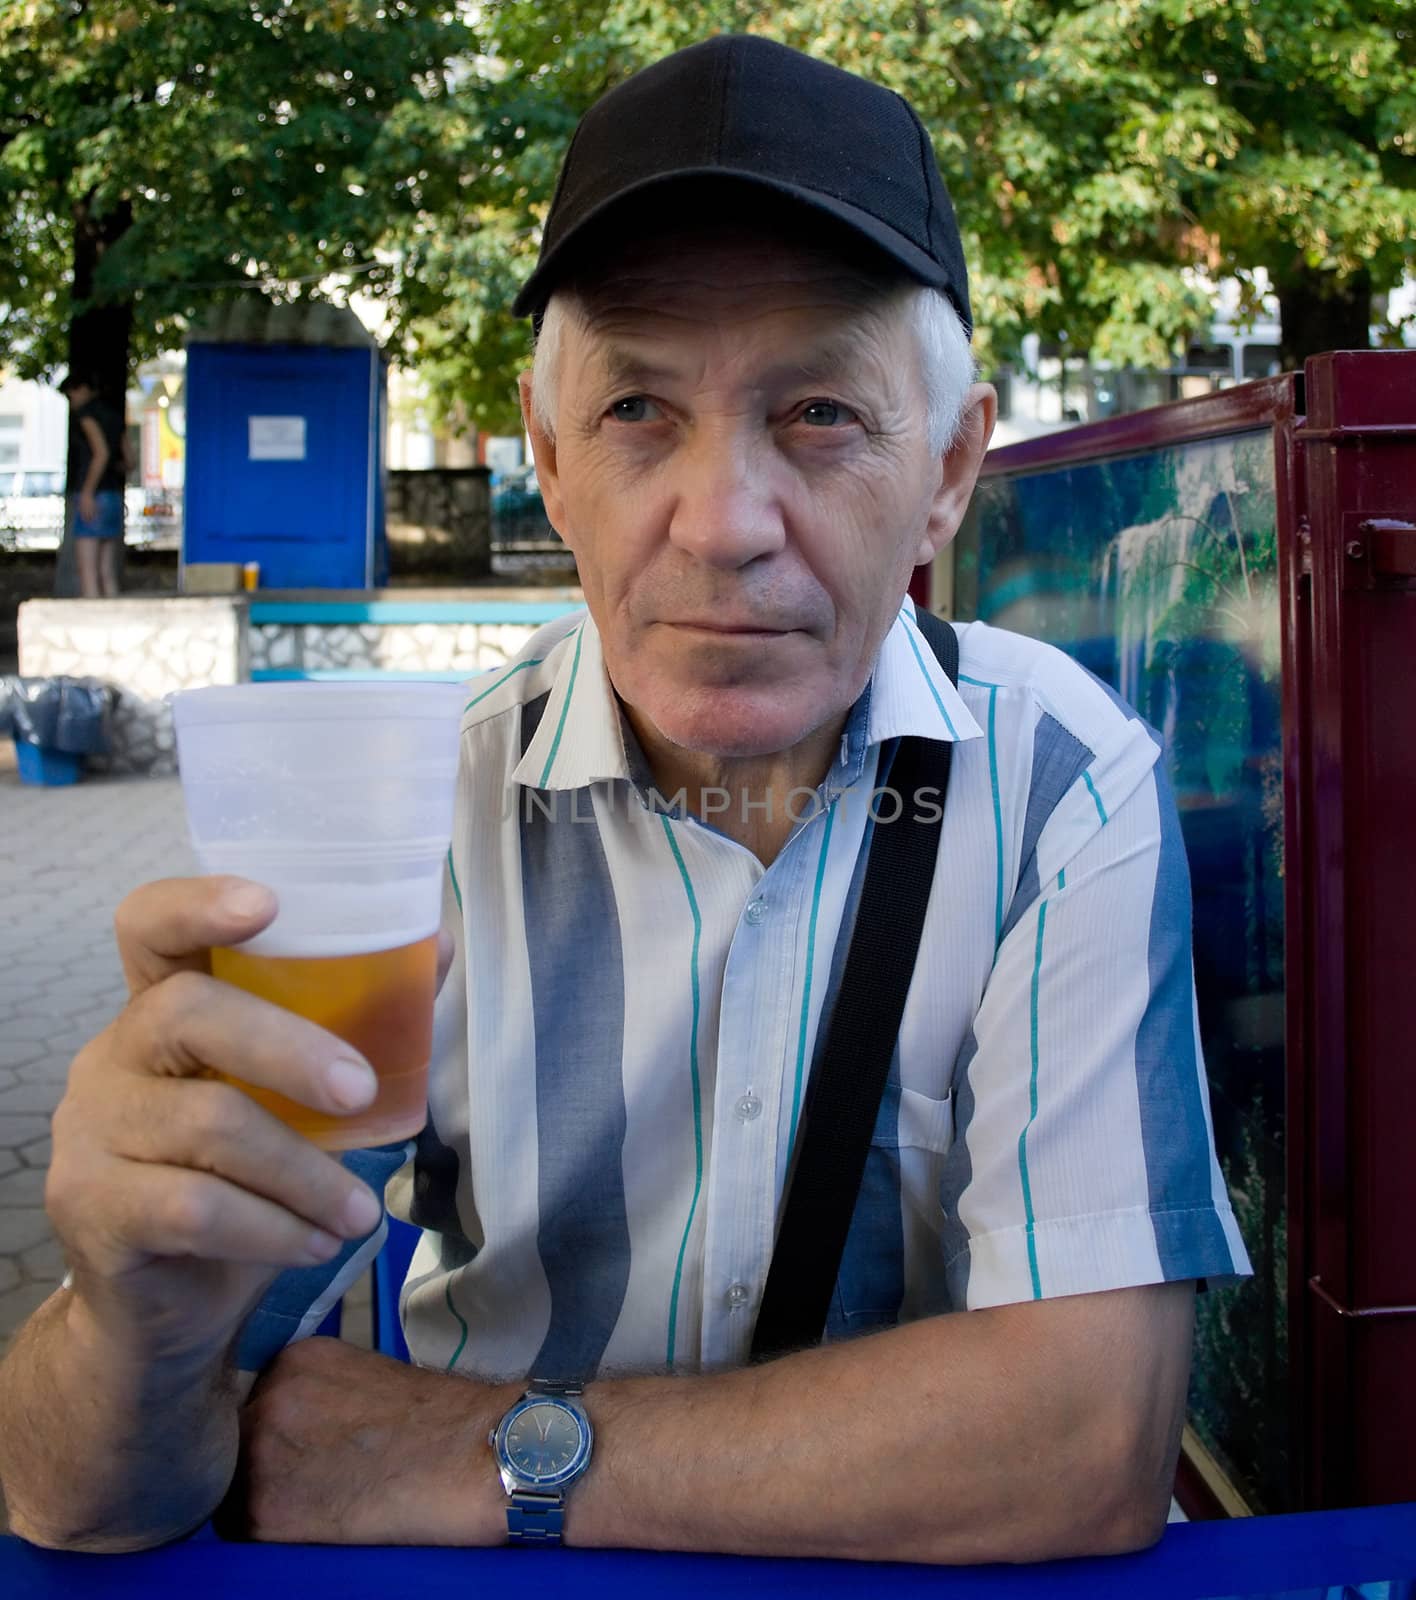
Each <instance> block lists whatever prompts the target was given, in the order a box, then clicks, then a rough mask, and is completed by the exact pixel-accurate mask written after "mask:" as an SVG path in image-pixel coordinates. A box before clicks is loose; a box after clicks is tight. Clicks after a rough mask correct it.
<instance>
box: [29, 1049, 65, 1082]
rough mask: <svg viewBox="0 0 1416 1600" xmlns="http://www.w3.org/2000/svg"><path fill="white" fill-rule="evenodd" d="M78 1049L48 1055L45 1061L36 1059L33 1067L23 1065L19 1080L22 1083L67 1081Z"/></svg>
mask: <svg viewBox="0 0 1416 1600" xmlns="http://www.w3.org/2000/svg"><path fill="white" fill-rule="evenodd" d="M77 1054H78V1051H77V1050H75V1051H72V1052H69V1053H66V1054H64V1055H61V1056H57V1055H56V1056H46V1057H45V1058H44V1060H43V1061H36V1062H35V1064H34V1065H33V1066H32V1067H21V1068H20V1070H19V1074H18V1076H19V1080H20V1082H21V1083H66V1082H68V1077H69V1064H70V1063H71V1062H72V1061H73V1059H74V1057H75V1056H76V1055H77Z"/></svg>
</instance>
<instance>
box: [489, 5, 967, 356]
mask: <svg viewBox="0 0 1416 1600" xmlns="http://www.w3.org/2000/svg"><path fill="white" fill-rule="evenodd" d="M701 180H713V181H714V182H715V183H716V184H721V183H722V182H723V180H732V181H733V182H738V181H740V182H742V183H744V184H751V185H755V186H756V188H757V189H758V190H759V191H760V192H761V191H766V192H771V193H775V194H776V195H779V196H783V197H785V198H787V199H789V200H792V201H795V202H798V203H800V204H801V205H803V206H806V207H807V208H809V209H810V210H811V211H813V212H815V213H817V214H818V215H820V216H823V217H825V218H832V219H834V220H835V221H836V222H837V223H840V224H843V225H844V227H845V228H846V229H847V230H848V231H849V232H850V233H851V234H853V235H855V236H856V238H857V239H859V240H862V241H864V242H865V243H866V244H868V245H871V246H874V247H875V249H877V250H879V251H881V252H883V253H884V254H885V255H886V256H888V257H889V258H890V259H891V260H892V261H894V262H895V263H896V264H898V265H899V266H900V267H902V268H903V269H904V270H905V271H906V272H907V273H908V274H909V275H910V276H911V277H913V278H915V279H917V280H918V281H919V282H920V283H924V284H929V285H931V286H932V287H933V288H936V289H942V290H943V292H944V293H945V294H946V295H947V296H948V297H949V299H950V301H951V302H952V303H953V306H954V309H955V310H956V311H957V312H958V313H959V317H960V319H961V320H962V322H963V325H964V329H965V331H966V332H967V333H970V334H971V333H972V332H973V315H972V312H971V311H970V309H969V286H968V272H967V270H966V268H965V266H964V251H963V245H962V243H961V241H960V239H959V228H958V224H957V222H956V221H955V219H954V208H953V205H952V204H951V203H950V200H949V193H948V190H947V189H946V188H945V187H944V180H943V179H942V178H941V177H940V175H939V167H938V164H937V163H936V161H935V159H934V150H933V147H932V145H931V144H930V142H929V135H928V134H927V133H926V132H925V130H924V125H923V123H921V122H920V120H919V118H918V117H917V116H916V115H915V113H914V111H913V109H912V108H911V107H910V105H909V103H908V102H907V101H906V100H905V99H904V98H903V97H902V96H900V95H898V94H896V93H894V91H893V90H890V89H886V88H883V87H882V86H881V85H880V84H877V83H871V82H870V81H869V80H868V79H865V78H861V77H857V76H856V74H855V73H853V72H844V71H842V70H841V69H840V68H839V67H833V66H830V65H828V64H827V63H826V62H824V61H817V60H815V59H814V58H813V57H811V56H808V55H803V54H802V53H801V52H800V51H799V50H792V49H790V48H789V47H788V46H786V45H783V44H777V43H775V42H773V41H772V40H770V39H759V38H755V37H752V36H750V35H743V34H721V35H719V36H718V37H716V38H713V39H708V40H705V41H704V42H703V43H702V44H695V45H690V46H689V47H688V48H687V49H685V50H678V51H675V52H674V54H673V55H671V56H665V57H664V59H663V60H662V61H656V62H654V63H653V65H651V66H648V67H645V68H643V69H642V70H641V71H639V72H636V73H635V74H634V75H633V77H630V78H627V79H626V80H625V81H624V82H623V83H621V84H618V85H617V86H616V87H615V88H613V89H611V90H610V91H609V92H608V93H607V94H605V95H602V96H601V97H600V99H598V100H597V101H596V102H595V104H594V105H593V106H591V107H590V109H589V110H588V111H587V112H586V113H585V115H584V116H583V117H582V118H581V119H580V124H579V126H578V127H577V128H576V130H575V134H574V137H573V138H572V139H571V142H570V149H569V150H568V151H567V152H566V157H565V162H564V164H563V165H562V167H561V172H560V178H559V181H558V182H557V184H556V192H555V196H554V198H553V199H552V201H551V209H550V213H549V215H548V216H547V218H546V226H545V230H544V232H543V234H542V238H541V255H540V259H539V261H538V262H537V263H536V270H535V271H534V272H533V273H532V274H531V276H530V278H528V279H527V281H526V284H525V286H524V287H523V288H522V290H521V293H520V294H519V295H517V297H516V300H515V301H514V303H513V305H512V311H513V313H514V314H515V315H516V316H518V317H525V316H534V317H536V318H537V319H538V320H539V318H540V315H541V313H542V312H543V311H544V310H545V306H546V302H547V300H548V299H549V298H550V296H551V294H552V292H553V290H554V289H555V287H556V285H557V283H558V282H560V281H561V280H562V279H563V278H565V277H567V276H568V275H570V274H571V273H572V272H573V269H574V267H575V264H576V262H577V261H578V260H579V259H580V258H581V256H582V253H583V250H584V248H585V246H586V245H587V244H588V243H590V241H591V240H592V239H594V238H596V237H597V236H598V237H600V238H601V239H603V236H604V231H605V228H606V227H607V226H611V225H613V224H615V223H616V222H618V221H623V220H624V219H623V215H622V213H621V208H622V207H626V206H627V205H628V204H629V203H630V202H644V203H646V208H647V209H648V210H649V211H650V214H651V215H653V214H655V213H657V212H658V211H659V208H660V207H661V205H662V203H663V201H664V200H665V199H666V194H665V191H666V190H667V189H668V187H669V186H670V185H673V186H676V187H682V186H684V185H685V184H687V183H689V182H694V181H701Z"/></svg>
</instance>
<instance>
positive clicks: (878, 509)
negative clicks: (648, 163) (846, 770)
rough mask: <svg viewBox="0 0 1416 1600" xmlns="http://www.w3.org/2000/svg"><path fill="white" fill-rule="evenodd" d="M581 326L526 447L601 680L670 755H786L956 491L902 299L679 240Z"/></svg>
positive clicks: (851, 693)
mask: <svg viewBox="0 0 1416 1600" xmlns="http://www.w3.org/2000/svg"><path fill="white" fill-rule="evenodd" d="M588 312H589V318H588V324H587V325H583V326H582V325H580V322H579V319H578V318H574V317H572V318H570V319H568V322H567V326H566V328H565V337H564V343H563V347H562V355H561V365H560V389H559V403H558V407H557V412H556V436H555V439H554V441H551V440H550V439H548V438H547V437H545V435H543V434H541V433H540V432H539V430H538V429H537V428H536V427H535V425H534V422H532V423H531V428H532V435H533V442H534V443H535V445H536V457H537V465H538V476H539V478H540V481H541V485H542V490H543V494H544V496H545V500H546V506H547V511H548V513H549V515H550V519H551V521H552V523H553V524H554V525H555V527H556V528H557V529H558V531H559V532H560V534H561V536H562V537H563V538H564V540H565V542H566V544H567V545H569V546H570V548H571V549H572V550H573V552H574V554H575V556H576V559H577V562H578V564H579V569H580V578H581V583H582V585H583V587H584V590H585V598H586V602H587V604H588V606H589V608H590V613H591V615H592V616H593V617H594V619H595V623H596V626H597V627H598V629H599V631H600V634H601V637H602V639H603V642H604V652H605V660H606V664H607V666H608V670H609V674H610V678H611V681H612V682H613V684H614V686H615V689H616V691H617V692H618V694H619V695H620V698H621V699H622V700H623V701H624V702H625V703H626V705H627V706H628V708H629V710H630V713H631V716H632V717H633V718H634V719H635V720H636V722H638V721H639V720H640V719H641V718H647V720H648V722H649V723H650V724H651V725H652V727H653V728H654V729H655V730H657V732H658V733H659V734H660V735H661V736H662V737H663V738H665V739H667V740H668V741H669V742H670V743H672V744H674V745H676V746H679V747H680V748H682V749H685V750H690V751H695V752H700V753H704V754H708V755H714V756H720V757H729V758H731V757H754V756H765V755H771V754H774V753H777V752H781V751H786V750H789V749H791V748H792V747H793V746H795V745H797V744H799V743H800V742H801V741H803V740H804V739H806V738H807V737H808V736H809V735H810V734H812V733H813V732H815V731H816V730H817V729H820V728H822V727H823V726H825V725H826V724H828V723H830V722H831V721H832V720H833V719H835V720H839V719H840V718H841V717H843V716H844V714H845V712H846V711H847V710H848V709H849V707H850V705H851V704H852V702H853V701H854V700H855V699H856V697H857V696H858V695H859V694H860V692H861V690H862V689H863V687H864V685H865V682H866V680H867V678H868V677H869V674H870V670H871V667H872V665H873V663H874V659H875V655H876V652H877V651H878V649H879V646H880V643H881V641H882V639H883V638H884V636H885V633H886V632H887V630H888V629H889V627H890V624H891V622H892V620H893V618H894V616H895V614H896V612H897V611H898V609H899V605H900V601H901V599H902V597H903V594H904V591H905V587H906V585H907V583H908V581H909V575H910V571H911V569H912V568H913V567H914V566H915V565H916V564H917V563H919V562H921V561H924V560H927V559H929V558H930V557H931V556H932V555H933V554H934V552H935V550H936V549H937V548H939V547H941V546H942V545H943V544H944V543H945V542H946V541H947V539H948V538H949V537H950V536H952V533H953V532H954V529H955V527H956V526H957V522H958V514H961V512H962V509H963V504H964V503H965V502H966V500H967V495H968V490H969V488H970V487H971V485H972V478H973V471H972V470H969V471H968V473H967V477H968V482H967V483H966V484H964V485H963V492H962V497H960V495H959V493H958V485H955V486H954V487H953V488H952V489H951V488H950V487H949V485H948V484H947V483H946V482H945V481H944V480H946V479H947V478H948V477H949V476H950V473H949V471H948V461H947V460H946V462H945V463H941V460H940V457H939V456H938V454H937V453H932V452H931V450H930V448H929V442H928V438H927V432H926V402H925V391H924V381H923V376H922V374H921V371H920V362H919V355H918V351H917V348H916V340H915V337H914V334H913V331H912V325H911V320H910V316H909V312H908V309H907V306H906V304H905V302H904V299H903V297H902V296H901V295H898V294H897V295H895V296H892V297H891V298H889V299H887V300H885V301H881V300H880V299H879V298H878V297H877V296H872V295H871V294H870V292H869V286H868V285H867V284H865V283H864V282H863V281H862V280H861V279H860V278H858V277H855V276H854V275H852V274H851V273H850V272H849V271H848V270H846V269H845V268H843V267H842V266H841V265H840V264H839V263H838V262H836V261H834V260H833V259H832V258H830V257H828V256H825V255H819V254H816V253H813V252H805V251H802V250H796V249H791V248H788V247H787V246H785V245H783V244H781V243H779V242H775V241H771V240H752V239H742V240H739V241H737V242H734V243H731V244H723V243H721V242H714V241H711V240H707V239H701V238H700V239H688V238H684V237H678V238H676V239H672V240H669V241H666V242H662V243H656V244H654V245H652V246H648V247H644V248H642V249H641V250H639V251H637V252H635V253H634V254H632V255H630V256H629V257H628V258H627V259H626V260H625V261H624V262H623V264H622V265H620V266H618V267H617V269H616V270H615V272H614V274H613V277H612V278H610V279H609V280H608V281H603V282H601V283H600V284H599V285H598V286H597V287H596V288H595V289H594V291H593V292H592V293H591V294H590V295H589V296H588ZM525 392H526V385H525V384H523V396H524V397H525ZM957 475H958V474H957V471H956V472H955V474H954V476H956V477H957Z"/></svg>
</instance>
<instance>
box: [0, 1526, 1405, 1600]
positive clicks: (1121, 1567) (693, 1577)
mask: <svg viewBox="0 0 1416 1600" xmlns="http://www.w3.org/2000/svg"><path fill="white" fill-rule="evenodd" d="M1382 1579H1397V1580H1407V1583H1412V1581H1413V1580H1416V1504H1413V1505H1404V1506H1379V1507H1369V1508H1367V1509H1363V1510H1358V1511H1328V1512H1319V1513H1314V1514H1310V1515H1306V1516H1292V1517H1262V1518H1254V1519H1245V1520H1239V1521H1234V1522H1195V1523H1177V1524H1175V1525H1173V1526H1171V1527H1170V1528H1168V1529H1167V1530H1166V1534H1165V1537H1164V1539H1162V1540H1161V1542H1160V1544H1158V1545H1157V1546H1156V1547H1155V1548H1154V1549H1153V1550H1146V1551H1143V1552H1142V1553H1141V1554H1140V1555H1134V1556H1115V1557H1110V1558H1107V1559H1103V1560H1088V1561H1064V1562H1053V1563H1048V1564H1045V1565H1042V1566H1035V1567H971V1568H947V1567H913V1566H866V1565H859V1564H856V1563H853V1562H833V1561H757V1560H747V1559H744V1558H740V1557H734V1556H678V1555H652V1554H648V1553H644V1552H636V1551H596V1550H426V1549H403V1550H400V1549H388V1548H380V1549H350V1548H342V1547H328V1546H313V1545H254V1544H253V1545H240V1544H223V1543H220V1542H219V1541H215V1540H208V1539H200V1540H190V1541H188V1542H186V1543H184V1544H178V1545H171V1546H168V1547H167V1548H166V1549H164V1550H154V1551H150V1552H148V1553H146V1554H143V1555H130V1556H79V1555H56V1554H54V1553H52V1552H49V1551H44V1550H36V1549H33V1548H31V1547H30V1546H29V1545H25V1544H22V1543H20V1541H19V1540H17V1539H0V1596H3V1597H4V1600H60V1597H62V1600H71V1597H73V1596H79V1597H85V1600H86V1597H87V1596H90V1595H95V1596H99V1595H102V1596H108V1595H113V1596H133V1597H134V1600H137V1597H139V1596H141V1597H142V1600H162V1597H164V1596H168V1595H171V1596H174V1597H181V1600H224V1597H226V1596H232V1597H235V1596H240V1597H241V1600H262V1597H265V1596H279V1597H281V1600H283V1597H285V1596H287V1595H289V1596H295V1597H298V1600H320V1597H323V1596H330V1597H331V1600H405V1597H410V1600H440V1597H444V1596H445V1597H447V1600H476V1597H478V1596H497V1595H501V1594H525V1593H527V1592H529V1591H528V1589H527V1585H528V1583H530V1584H533V1585H535V1586H537V1589H538V1590H539V1587H540V1586H541V1585H545V1584H554V1585H555V1589H556V1592H558V1593H562V1594H569V1595H574V1596H576V1597H577V1600H580V1597H581V1596H587V1597H596V1596H605V1597H610V1596H613V1597H614V1600H638V1597H642V1600H660V1597H662V1596H670V1597H672V1600H700V1597H706V1596H710V1595H711V1596H729V1597H731V1600H739V1597H741V1596H743V1595H758V1594H760V1595H772V1596H774V1597H781V1600H792V1597H801V1600H830V1597H833V1596H846V1595H852V1596H871V1597H874V1596H877V1595H879V1596H885V1597H888V1600H923V1597H925V1596H930V1597H934V1600H938V1597H941V1596H947V1597H948V1600H1004V1597H1009V1600H1044V1597H1045V1600H1066V1597H1076V1600H1084V1597H1085V1600H1110V1597H1114V1600H1120V1597H1122V1596H1126V1597H1127V1600H1201V1597H1209V1596H1231V1595H1246V1596H1249V1595H1260V1594H1263V1595H1272V1594H1276V1593H1279V1592H1282V1591H1308V1593H1309V1594H1311V1593H1313V1591H1319V1592H1320V1591H1321V1590H1323V1589H1324V1588H1326V1587H1329V1586H1336V1585H1340V1584H1343V1583H1347V1584H1360V1583H1370V1582H1373V1581H1376V1580H1382ZM1406 1592H1408V1591H1407V1584H1406V1583H1400V1584H1397V1585H1394V1586H1393V1590H1392V1594H1393V1596H1403V1595H1404V1594H1405V1593H1406ZM1409 1592H1411V1593H1416V1586H1413V1587H1412V1589H1411V1590H1410V1591H1409Z"/></svg>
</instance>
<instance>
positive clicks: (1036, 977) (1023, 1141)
mask: <svg viewBox="0 0 1416 1600" xmlns="http://www.w3.org/2000/svg"><path fill="white" fill-rule="evenodd" d="M1046 926H1047V901H1046V900H1044V901H1043V902H1042V904H1041V905H1040V906H1039V907H1038V913H1037V953H1036V955H1035V956H1034V957H1033V975H1032V1080H1031V1082H1030V1083H1029V1084H1028V1101H1029V1110H1028V1126H1027V1128H1024V1129H1023V1131H1022V1133H1020V1134H1019V1135H1018V1171H1019V1173H1020V1174H1021V1176H1022V1180H1023V1214H1024V1215H1025V1216H1026V1218H1027V1224H1028V1270H1029V1272H1031V1273H1032V1292H1033V1299H1034V1300H1041V1299H1042V1279H1041V1278H1040V1277H1039V1276H1038V1270H1037V1239H1036V1237H1035V1236H1034V1218H1033V1203H1032V1184H1031V1182H1030V1181H1029V1179H1028V1128H1030V1127H1032V1125H1033V1123H1034V1122H1036V1121H1037V996H1038V987H1039V984H1040V982H1041V979H1042V930H1043V929H1044V928H1045V927H1046Z"/></svg>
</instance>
